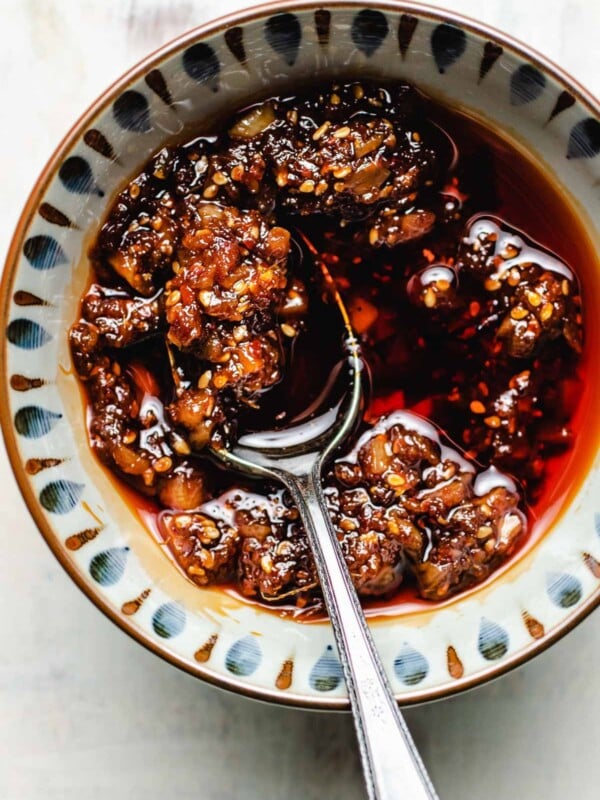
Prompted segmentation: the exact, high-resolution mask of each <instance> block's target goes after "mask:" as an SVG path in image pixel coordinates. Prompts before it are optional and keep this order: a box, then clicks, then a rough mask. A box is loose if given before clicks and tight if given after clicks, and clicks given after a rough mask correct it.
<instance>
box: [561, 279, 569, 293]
mask: <svg viewBox="0 0 600 800" xmlns="http://www.w3.org/2000/svg"><path fill="white" fill-rule="evenodd" d="M560 288H561V289H562V293H563V294H564V295H565V297H566V296H567V295H568V294H569V291H570V286H569V281H568V280H567V279H566V278H564V280H563V281H562V283H561V284H560Z"/></svg>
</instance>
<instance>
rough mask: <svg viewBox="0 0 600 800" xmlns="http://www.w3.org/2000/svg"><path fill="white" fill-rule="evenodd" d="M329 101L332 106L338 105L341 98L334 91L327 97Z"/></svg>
mask: <svg viewBox="0 0 600 800" xmlns="http://www.w3.org/2000/svg"><path fill="white" fill-rule="evenodd" d="M329 102H330V103H331V105H332V106H339V104H340V103H341V102H342V100H341V98H340V96H339V94H335V93H334V94H332V95H331V97H330V98H329Z"/></svg>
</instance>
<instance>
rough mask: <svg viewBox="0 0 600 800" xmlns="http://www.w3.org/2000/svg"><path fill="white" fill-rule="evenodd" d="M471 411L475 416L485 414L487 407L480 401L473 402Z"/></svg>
mask: <svg viewBox="0 0 600 800" xmlns="http://www.w3.org/2000/svg"><path fill="white" fill-rule="evenodd" d="M470 409H471V411H472V412H473V414H485V406H484V405H483V403H482V402H481V401H480V400H473V402H472V403H471V405H470Z"/></svg>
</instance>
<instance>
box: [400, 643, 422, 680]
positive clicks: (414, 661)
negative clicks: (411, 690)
mask: <svg viewBox="0 0 600 800" xmlns="http://www.w3.org/2000/svg"><path fill="white" fill-rule="evenodd" d="M394 672H395V673H396V677H397V678H398V680H399V681H401V682H402V683H404V684H406V685H407V686H416V685H417V683H421V681H423V680H425V678H426V677H427V673H428V672H429V662H428V661H427V659H426V658H425V656H424V655H423V654H422V653H419V651H418V650H415V649H414V647H411V646H410V645H408V644H405V645H404V647H403V648H402V650H401V651H400V652H399V653H398V655H397V656H396V658H395V659H394Z"/></svg>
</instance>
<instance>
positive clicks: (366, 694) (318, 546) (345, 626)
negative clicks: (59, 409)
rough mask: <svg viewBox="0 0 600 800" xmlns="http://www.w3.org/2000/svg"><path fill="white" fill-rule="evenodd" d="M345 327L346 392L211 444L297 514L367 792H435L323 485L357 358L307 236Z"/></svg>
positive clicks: (349, 409) (342, 427)
mask: <svg viewBox="0 0 600 800" xmlns="http://www.w3.org/2000/svg"><path fill="white" fill-rule="evenodd" d="M307 245H308V246H309V247H310V249H311V251H312V254H313V256H316V258H315V260H316V261H317V264H318V266H319V268H320V269H321V272H322V273H323V278H324V282H325V285H326V289H327V291H328V293H329V295H330V296H331V298H332V299H333V300H334V302H335V304H336V306H337V308H338V310H339V313H340V315H341V318H342V321H343V325H344V328H345V346H346V352H347V369H348V392H347V394H346V396H345V397H344V398H343V399H342V400H341V401H340V402H338V403H336V404H333V405H332V407H331V408H330V410H329V411H328V412H326V413H325V414H322V415H321V416H320V417H318V418H317V419H315V420H312V421H309V422H305V423H303V424H301V425H298V426H296V427H291V428H286V429H285V430H282V431H270V432H267V433H260V434H249V435H246V436H242V437H241V438H240V439H239V440H238V441H237V443H236V444H235V445H233V446H231V447H229V448H227V449H226V448H225V447H221V446H219V447H217V446H213V447H212V454H213V456H214V457H215V458H217V459H218V460H219V461H220V462H221V463H223V464H225V465H226V466H227V467H230V468H233V469H236V470H239V471H240V472H243V473H245V474H247V475H251V476H253V477H260V478H267V479H270V480H276V481H280V482H281V483H283V484H284V485H285V486H286V487H287V489H288V490H289V492H290V494H291V496H292V498H293V500H294V502H295V504H296V506H297V508H298V511H299V513H300V517H301V518H302V522H303V524H304V527H305V529H306V533H307V536H308V540H309V542H310V545H311V548H312V552H313V555H314V559H315V564H316V567H317V572H318V575H319V580H320V582H321V588H322V591H323V597H324V600H325V605H326V607H327V611H328V613H329V618H330V620H331V624H332V626H333V632H334V635H335V640H336V643H337V648H338V653H339V657H340V661H341V665H342V669H343V672H344V677H345V679H346V686H347V689H348V696H349V698H350V706H351V709H352V714H353V717H354V724H355V727H356V734H357V737H358V744H359V748H360V755H361V760H362V765H363V770H364V776H365V781H366V785H367V792H368V795H369V798H370V800H398V798H406V800H435V798H437V795H436V793H435V790H434V788H433V785H432V783H431V781H430V779H429V776H428V775H427V772H426V770H425V767H424V765H423V762H422V761H421V758H420V756H419V753H418V751H417V749H416V747H415V744H414V742H413V740H412V737H411V735H410V732H409V730H408V728H407V726H406V723H405V722H404V719H403V718H402V715H401V714H400V711H399V709H398V706H397V704H396V700H395V698H394V695H393V693H392V689H391V686H390V684H389V681H388V679H387V676H386V674H385V670H384V668H383V665H382V663H381V659H380V657H379V654H378V652H377V650H376V649H375V645H374V642H373V639H372V637H371V634H370V633H369V629H368V627H367V623H366V620H365V617H364V615H363V612H362V608H361V606H360V602H359V600H358V596H357V594H356V590H355V588H354V586H353V584H352V581H351V579H350V575H349V573H348V569H347V566H346V563H345V561H344V558H343V555H342V551H341V548H340V546H339V543H338V539H337V535H336V532H335V530H334V529H333V526H332V524H331V520H330V518H329V514H328V512H327V507H326V505H325V498H324V496H323V490H322V487H321V475H322V472H323V467H324V465H325V463H326V462H327V460H328V459H329V458H330V456H331V455H332V454H333V453H334V452H335V450H336V449H337V448H338V447H339V446H340V445H341V444H342V443H343V442H344V441H345V440H346V438H347V437H348V435H349V434H351V433H352V431H353V429H354V427H355V425H356V423H357V422H358V420H359V417H360V413H361V408H362V381H361V371H362V361H361V357H360V350H359V344H358V341H357V339H356V337H355V335H354V332H353V330H352V327H351V324H350V319H349V317H348V313H347V311H346V308H345V306H344V303H343V301H342V298H341V297H340V294H339V292H338V291H337V288H336V286H335V283H334V281H333V278H332V277H331V275H330V274H329V272H328V270H327V268H326V266H325V264H324V263H322V262H321V260H320V259H319V258H318V254H317V253H316V251H315V250H314V248H313V247H312V246H310V243H307Z"/></svg>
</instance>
